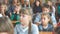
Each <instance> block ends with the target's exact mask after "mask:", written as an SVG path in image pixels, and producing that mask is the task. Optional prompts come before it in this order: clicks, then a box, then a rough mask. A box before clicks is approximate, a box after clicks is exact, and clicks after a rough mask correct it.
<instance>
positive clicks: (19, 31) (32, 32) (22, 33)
mask: <svg viewBox="0 0 60 34" xmlns="http://www.w3.org/2000/svg"><path fill="white" fill-rule="evenodd" d="M20 22H21V24H17V25H16V26H15V28H14V34H39V32H38V27H37V26H36V25H35V24H32V23H31V14H29V12H26V9H21V11H20Z"/></svg>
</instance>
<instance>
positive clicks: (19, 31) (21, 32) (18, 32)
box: [14, 24, 39, 34]
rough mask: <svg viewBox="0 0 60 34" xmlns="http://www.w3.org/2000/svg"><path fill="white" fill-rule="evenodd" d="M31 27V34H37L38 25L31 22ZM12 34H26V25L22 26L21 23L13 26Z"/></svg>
mask: <svg viewBox="0 0 60 34" xmlns="http://www.w3.org/2000/svg"><path fill="white" fill-rule="evenodd" d="M31 29H32V30H31V33H32V34H39V31H38V27H37V26H36V25H35V24H32V27H31ZM14 34H28V27H26V28H22V26H21V24H17V25H16V27H15V28H14Z"/></svg>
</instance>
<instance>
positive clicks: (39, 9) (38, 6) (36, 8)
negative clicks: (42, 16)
mask: <svg viewBox="0 0 60 34" xmlns="http://www.w3.org/2000/svg"><path fill="white" fill-rule="evenodd" d="M40 12H42V7H41V4H40V1H39V0H36V1H35V3H34V7H33V13H34V14H36V13H40Z"/></svg>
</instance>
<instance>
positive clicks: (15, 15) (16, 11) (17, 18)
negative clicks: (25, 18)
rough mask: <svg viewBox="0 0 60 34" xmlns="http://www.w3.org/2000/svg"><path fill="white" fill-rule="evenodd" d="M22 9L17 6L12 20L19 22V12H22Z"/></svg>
mask: <svg viewBox="0 0 60 34" xmlns="http://www.w3.org/2000/svg"><path fill="white" fill-rule="evenodd" d="M20 9H21V7H20V5H17V6H16V7H15V9H14V12H13V13H12V15H11V17H10V18H11V20H19V17H20V16H19V11H20Z"/></svg>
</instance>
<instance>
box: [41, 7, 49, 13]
mask: <svg viewBox="0 0 60 34" xmlns="http://www.w3.org/2000/svg"><path fill="white" fill-rule="evenodd" d="M42 11H43V12H45V13H49V12H50V10H49V9H48V8H45V7H44V8H43V9H42Z"/></svg>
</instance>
